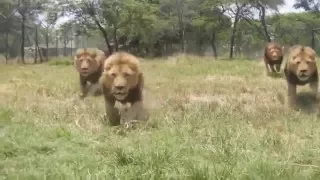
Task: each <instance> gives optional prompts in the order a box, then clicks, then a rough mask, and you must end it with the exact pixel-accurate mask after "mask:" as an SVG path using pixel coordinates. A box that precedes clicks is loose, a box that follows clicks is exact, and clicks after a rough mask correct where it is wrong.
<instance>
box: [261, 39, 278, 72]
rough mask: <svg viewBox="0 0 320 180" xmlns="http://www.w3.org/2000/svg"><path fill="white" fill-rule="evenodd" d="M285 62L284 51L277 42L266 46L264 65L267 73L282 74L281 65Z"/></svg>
mask: <svg viewBox="0 0 320 180" xmlns="http://www.w3.org/2000/svg"><path fill="white" fill-rule="evenodd" d="M282 60H283V49H282V47H281V46H280V45H279V44H278V43H275V42H270V43H268V44H266V46H265V48H264V63H265V66H266V70H267V72H270V69H271V71H272V72H280V68H281V64H282Z"/></svg>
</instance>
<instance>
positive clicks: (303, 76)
mask: <svg viewBox="0 0 320 180" xmlns="http://www.w3.org/2000/svg"><path fill="white" fill-rule="evenodd" d="M298 78H299V79H300V80H302V81H305V80H308V79H309V76H308V75H306V74H300V75H299V76H298Z"/></svg>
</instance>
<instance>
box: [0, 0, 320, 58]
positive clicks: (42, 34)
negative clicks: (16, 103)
mask: <svg viewBox="0 0 320 180" xmlns="http://www.w3.org/2000/svg"><path fill="white" fill-rule="evenodd" d="M283 3H284V1H283V0H121V1H120V0H78V1H69V0H60V1H53V0H52V1H50V0H48V1H32V0H19V1H18V0H17V1H9V0H5V1H2V2H1V3H0V35H1V42H5V43H2V44H1V45H0V51H1V52H2V53H3V54H5V56H6V57H9V56H10V57H14V56H16V55H18V54H20V55H21V59H22V61H23V56H24V55H23V51H22V49H23V47H25V46H26V45H35V46H36V45H37V44H39V42H45V43H46V44H47V46H48V44H49V42H56V41H58V40H60V41H63V42H64V44H66V43H68V42H69V41H72V40H73V36H75V35H76V36H79V35H81V36H87V37H94V36H100V37H103V43H104V45H105V50H108V51H118V50H119V49H125V50H127V51H130V52H132V53H134V54H137V55H140V56H165V55H169V54H172V53H175V52H187V53H195V54H198V55H204V54H205V53H206V52H212V55H213V56H215V57H218V56H227V57H229V58H233V57H234V56H250V55H254V54H255V53H257V52H259V51H261V49H262V48H263V46H264V44H265V43H266V42H268V41H271V40H275V41H278V42H280V43H282V44H283V45H285V46H289V45H292V44H296V43H301V44H306V45H311V42H312V32H313V31H314V30H315V29H316V28H319V26H320V15H319V7H320V3H319V1H317V0H296V4H295V5H294V7H295V8H297V9H299V8H302V9H304V10H305V12H303V13H291V14H280V13H278V11H277V10H278V8H279V7H280V6H281V5H283ZM269 14H271V15H269ZM60 17H69V21H68V22H66V23H65V24H63V25H62V26H60V29H59V30H57V31H52V27H53V25H54V24H55V23H56V22H57V20H58V19H59V18H60ZM37 27H38V28H37ZM26 32H27V33H26ZM58 32H59V34H60V35H59V36H58V35H57V33H58ZM314 32H316V31H314ZM319 36H320V31H319ZM58 37H59V38H60V39H57V38H58ZM319 41H320V40H319V39H317V36H315V37H314V38H313V42H316V43H315V44H316V46H317V47H316V49H317V50H318V51H319V47H320V43H319ZM18 46H19V47H20V48H17V47H18ZM17 49H20V51H17ZM45 59H48V57H46V58H45Z"/></svg>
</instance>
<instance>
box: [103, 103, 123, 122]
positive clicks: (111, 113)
mask: <svg viewBox="0 0 320 180" xmlns="http://www.w3.org/2000/svg"><path fill="white" fill-rule="evenodd" d="M105 108H106V114H107V116H108V119H109V123H110V125H112V126H118V125H120V114H119V111H118V109H117V108H115V107H114V105H113V104H112V103H111V102H109V101H108V100H105Z"/></svg>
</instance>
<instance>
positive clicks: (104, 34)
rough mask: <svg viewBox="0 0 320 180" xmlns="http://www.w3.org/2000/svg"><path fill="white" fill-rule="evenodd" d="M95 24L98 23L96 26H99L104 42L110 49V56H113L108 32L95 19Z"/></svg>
mask: <svg viewBox="0 0 320 180" xmlns="http://www.w3.org/2000/svg"><path fill="white" fill-rule="evenodd" d="M94 22H95V23H96V25H97V26H98V28H99V30H100V32H101V33H102V35H103V37H104V41H105V43H106V45H107V47H108V50H109V52H110V54H112V52H113V49H112V47H111V45H110V42H109V38H108V33H107V31H106V30H105V29H104V28H103V27H102V26H101V24H100V22H99V21H98V20H97V19H94Z"/></svg>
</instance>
